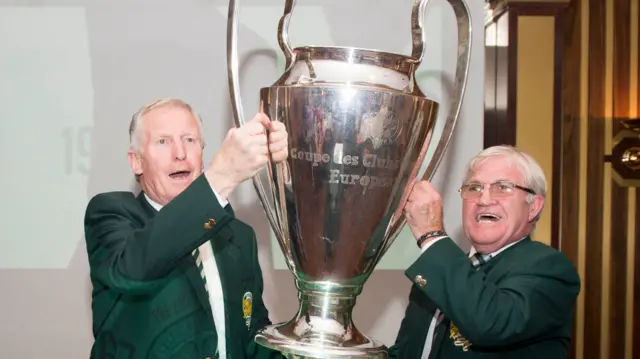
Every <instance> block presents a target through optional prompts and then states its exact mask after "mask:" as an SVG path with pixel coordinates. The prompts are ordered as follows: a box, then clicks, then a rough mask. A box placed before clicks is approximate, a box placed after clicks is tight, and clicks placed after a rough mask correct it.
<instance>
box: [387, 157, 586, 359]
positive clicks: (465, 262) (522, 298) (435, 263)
mask: <svg viewBox="0 0 640 359" xmlns="http://www.w3.org/2000/svg"><path fill="white" fill-rule="evenodd" d="M546 187H547V182H546V179H545V176H544V173H543V171H542V169H541V168H540V166H539V165H538V164H537V163H536V161H535V160H534V159H533V158H532V157H531V156H530V155H528V154H526V153H524V152H522V151H520V150H518V149H516V148H514V147H511V146H496V147H491V148H487V149H486V150H484V151H482V152H481V153H480V154H478V155H477V156H476V157H475V158H473V159H472V160H471V161H470V163H469V165H468V167H467V174H466V178H465V180H464V183H463V185H462V187H461V188H460V195H461V197H462V201H463V205H462V223H463V226H464V231H465V234H466V236H467V237H468V239H469V240H470V242H471V245H472V248H471V251H470V253H464V252H463V251H462V250H461V249H460V247H459V246H457V245H456V243H455V242H454V241H453V240H452V239H451V238H450V237H449V235H448V234H447V233H446V231H445V230H444V226H443V221H442V199H441V197H440V195H439V194H438V192H437V191H436V190H435V189H434V188H433V187H432V186H431V184H429V182H427V181H421V182H419V183H417V184H415V185H414V187H413V190H412V192H411V194H410V196H409V198H408V200H407V203H406V205H405V208H404V210H405V214H406V217H407V223H408V225H409V226H410V228H411V231H412V232H413V234H414V236H415V238H416V240H417V244H418V247H419V248H420V249H419V250H421V251H422V253H421V255H420V257H419V258H418V259H417V260H416V262H415V263H413V264H412V265H411V266H410V267H409V268H408V269H407V271H406V272H405V274H406V275H407V276H408V277H409V278H410V279H411V280H412V281H413V283H414V284H413V286H412V288H411V294H410V298H409V305H408V307H407V310H406V313H405V317H404V319H403V321H402V324H401V328H400V331H399V333H398V336H397V339H396V342H395V344H394V345H393V346H392V347H391V348H390V350H389V354H390V357H391V358H396V359H457V358H460V359H462V358H495V359H497V358H502V359H506V358H517V359H540V358H554V359H560V358H565V357H566V356H567V353H568V350H569V344H570V342H571V329H572V326H573V317H574V311H575V302H576V298H577V296H578V293H579V292H580V278H579V276H578V273H577V271H576V268H575V266H574V265H573V263H572V262H571V261H570V260H569V259H568V258H567V257H566V256H565V255H563V254H562V253H560V252H558V251H557V250H555V249H553V248H551V247H549V246H547V245H545V244H543V243H540V242H537V241H532V240H531V238H530V235H531V233H532V232H533V231H534V229H535V224H536V221H537V220H538V218H540V213H541V211H542V208H543V207H544V202H545V197H546V190H547V189H546Z"/></svg>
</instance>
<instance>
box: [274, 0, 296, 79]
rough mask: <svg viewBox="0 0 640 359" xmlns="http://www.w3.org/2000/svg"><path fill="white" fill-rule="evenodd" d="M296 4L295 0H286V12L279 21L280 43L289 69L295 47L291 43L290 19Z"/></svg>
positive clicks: (285, 66)
mask: <svg viewBox="0 0 640 359" xmlns="http://www.w3.org/2000/svg"><path fill="white" fill-rule="evenodd" d="M295 6H296V1H295V0H286V1H285V3H284V13H283V15H282V17H281V18H280V21H279V22H278V45H280V49H281V50H282V53H283V54H284V59H285V65H284V68H285V69H288V68H289V66H291V62H292V61H293V56H294V53H293V48H292V47H291V44H290V43H289V21H291V13H293V8H294V7H295Z"/></svg>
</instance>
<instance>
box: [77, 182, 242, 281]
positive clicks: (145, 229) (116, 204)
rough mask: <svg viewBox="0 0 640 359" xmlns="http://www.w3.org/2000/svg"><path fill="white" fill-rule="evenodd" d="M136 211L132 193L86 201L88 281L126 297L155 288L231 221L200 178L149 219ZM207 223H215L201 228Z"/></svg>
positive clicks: (100, 195)
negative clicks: (87, 202) (89, 275)
mask: <svg viewBox="0 0 640 359" xmlns="http://www.w3.org/2000/svg"><path fill="white" fill-rule="evenodd" d="M135 206H137V201H136V200H135V198H133V197H132V196H131V194H130V193H129V194H127V196H125V195H124V194H123V193H106V194H99V195H96V196H95V197H93V198H92V199H91V200H90V201H89V204H88V205H87V209H86V213H85V220H84V229H85V239H86V242H87V253H88V256H89V265H90V270H91V277H92V280H93V281H94V283H95V282H97V284H99V285H102V286H105V287H108V288H110V289H113V290H115V291H117V292H120V293H125V294H143V293H147V292H149V291H152V290H154V289H155V288H157V286H158V285H159V284H160V283H161V282H162V279H163V278H164V277H166V276H167V275H168V274H169V273H171V271H172V270H173V269H174V268H175V267H176V264H177V263H178V261H180V260H181V259H183V258H184V257H185V256H186V255H189V254H190V253H191V252H192V251H193V250H195V249H196V248H197V247H198V246H200V245H201V244H202V243H204V242H205V241H207V240H208V239H209V238H211V237H215V235H216V234H217V233H218V231H219V230H220V229H221V228H223V227H224V226H225V225H226V224H228V223H229V221H230V220H231V219H232V218H233V216H232V214H231V213H230V212H228V211H226V210H225V209H224V208H222V207H221V206H220V204H219V203H218V200H217V198H216V196H215V194H214V192H213V190H212V189H211V187H210V186H209V183H208V181H207V180H206V178H205V177H204V175H201V176H200V177H198V178H197V179H196V180H195V181H194V182H193V183H192V184H191V185H190V186H189V187H188V188H187V189H185V190H184V191H183V192H182V193H181V194H179V195H178V196H176V197H175V198H174V199H173V200H172V201H171V202H170V203H169V204H167V205H166V206H165V207H163V208H162V210H161V211H159V212H158V213H157V214H156V215H155V216H154V217H153V218H151V219H150V220H147V219H146V218H143V217H142V216H141V214H140V211H139V210H136V209H137V207H135ZM210 220H214V221H215V224H214V225H213V226H205V224H206V223H212V222H210ZM214 240H215V239H214Z"/></svg>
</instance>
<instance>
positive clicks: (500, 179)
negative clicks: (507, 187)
mask: <svg viewBox="0 0 640 359" xmlns="http://www.w3.org/2000/svg"><path fill="white" fill-rule="evenodd" d="M474 182H481V181H480V180H478V179H476V178H471V179H469V181H467V183H474ZM496 182H511V180H509V179H506V178H498V179H496V180H493V181H491V183H496Z"/></svg>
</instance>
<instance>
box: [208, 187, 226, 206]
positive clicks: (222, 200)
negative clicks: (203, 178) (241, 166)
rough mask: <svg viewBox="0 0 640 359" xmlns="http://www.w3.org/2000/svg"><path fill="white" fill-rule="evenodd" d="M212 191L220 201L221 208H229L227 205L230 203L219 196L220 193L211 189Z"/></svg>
mask: <svg viewBox="0 0 640 359" xmlns="http://www.w3.org/2000/svg"><path fill="white" fill-rule="evenodd" d="M211 190H212V191H213V194H215V195H216V198H217V199H218V203H220V206H221V207H222V208H224V207H226V206H227V204H229V201H227V200H226V199H224V198H222V196H220V195H219V194H218V192H216V190H215V189H213V188H211Z"/></svg>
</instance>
